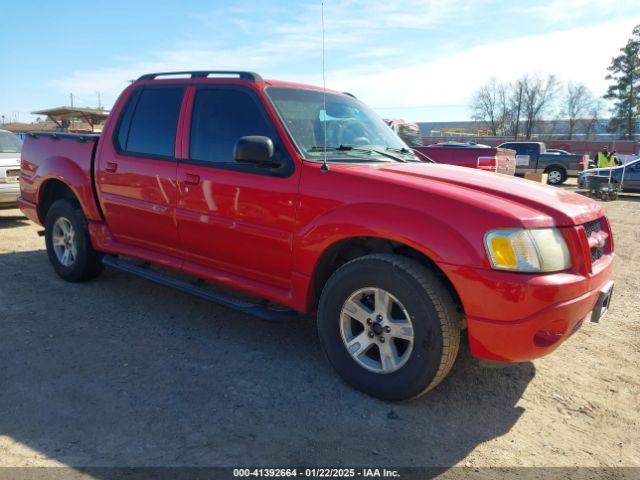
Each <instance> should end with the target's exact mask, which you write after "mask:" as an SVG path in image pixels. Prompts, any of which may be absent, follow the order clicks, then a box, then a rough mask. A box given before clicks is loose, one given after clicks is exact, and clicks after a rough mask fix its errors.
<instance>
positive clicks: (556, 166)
mask: <svg viewBox="0 0 640 480" xmlns="http://www.w3.org/2000/svg"><path fill="white" fill-rule="evenodd" d="M553 169H558V170H560V171H562V172H564V174H565V175H566V174H567V167H565V166H564V165H562V164H560V163H552V164H551V165H547V166H546V167H545V169H544V173H549V171H550V170H553Z"/></svg>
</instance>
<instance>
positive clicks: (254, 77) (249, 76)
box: [138, 70, 263, 83]
mask: <svg viewBox="0 0 640 480" xmlns="http://www.w3.org/2000/svg"><path fill="white" fill-rule="evenodd" d="M173 75H189V78H207V77H208V76H209V75H237V76H238V77H239V78H242V79H243V80H249V81H251V82H256V83H258V82H262V81H263V80H262V77H261V76H260V75H258V74H257V73H255V72H241V71H234V70H197V71H190V72H158V73H147V74H146V75H142V76H141V77H140V78H138V80H154V79H156V78H157V77H160V76H173Z"/></svg>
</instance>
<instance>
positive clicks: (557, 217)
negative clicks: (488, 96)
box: [368, 163, 604, 226]
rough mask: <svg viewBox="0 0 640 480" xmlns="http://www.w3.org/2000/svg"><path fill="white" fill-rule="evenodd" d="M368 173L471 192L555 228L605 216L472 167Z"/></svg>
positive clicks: (564, 195) (542, 188)
mask: <svg viewBox="0 0 640 480" xmlns="http://www.w3.org/2000/svg"><path fill="white" fill-rule="evenodd" d="M368 170H377V171H378V172H379V174H383V175H384V178H385V180H387V181H390V182H398V183H410V184H412V186H415V187H418V188H422V189H425V190H429V189H434V188H435V187H436V186H440V187H442V186H444V187H445V188H444V189H442V188H439V190H440V191H443V192H444V194H445V195H447V194H450V195H451V196H452V197H453V196H456V197H461V196H464V197H468V193H469V190H473V191H474V192H476V193H477V195H478V203H480V202H483V201H484V202H486V203H487V205H492V206H493V207H495V206H496V204H498V205H499V204H500V203H503V205H500V207H501V208H502V209H503V210H504V211H505V212H508V211H509V210H510V209H513V207H514V204H516V205H517V206H519V207H521V208H522V207H524V208H525V209H527V210H530V211H532V213H533V214H534V215H535V216H537V217H540V216H541V215H546V216H548V217H550V218H551V219H552V220H553V224H555V225H557V226H573V225H580V224H583V223H585V222H588V221H590V220H594V219H596V218H599V217H601V216H603V215H604V209H603V208H602V206H601V205H600V204H598V203H597V202H595V201H593V200H591V199H589V198H586V197H584V196H582V195H578V194H576V193H573V192H569V191H566V190H563V189H562V188H559V187H551V186H547V185H543V184H540V183H536V182H533V181H530V180H524V179H522V178H517V177H511V176H507V175H499V174H495V173H490V172H483V171H481V170H474V169H472V168H464V167H456V166H453V165H442V164H428V163H408V164H407V163H405V164H390V165H384V166H380V167H377V168H373V169H371V168H370V169H368ZM372 173H373V172H372ZM459 194H464V195H459ZM481 197H483V198H481ZM474 203H475V202H474Z"/></svg>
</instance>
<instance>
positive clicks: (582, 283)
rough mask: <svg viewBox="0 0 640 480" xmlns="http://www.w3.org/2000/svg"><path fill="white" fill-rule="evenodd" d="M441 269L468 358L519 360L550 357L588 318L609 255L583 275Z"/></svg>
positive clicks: (604, 281)
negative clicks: (461, 323)
mask: <svg viewBox="0 0 640 480" xmlns="http://www.w3.org/2000/svg"><path fill="white" fill-rule="evenodd" d="M443 270H444V271H445V274H447V276H448V277H449V279H450V280H451V281H452V283H453V284H454V287H455V288H456V290H457V291H458V294H459V296H460V298H461V299H462V302H463V307H464V309H465V315H466V318H467V328H468V336H469V346H470V348H471V353H472V355H473V356H475V357H477V358H479V359H482V360H490V361H495V362H523V361H527V360H532V359H534V358H538V357H541V356H544V355H547V354H548V353H551V352H552V351H553V350H555V349H556V348H558V346H559V345H560V344H561V343H562V342H563V341H564V340H566V339H567V338H569V337H570V336H571V335H572V334H573V333H574V332H575V331H576V330H578V329H579V328H580V326H581V325H582V324H583V322H584V321H585V320H587V319H588V318H589V315H590V313H591V311H592V310H593V309H594V308H595V307H596V306H597V304H598V301H599V299H600V298H601V291H602V290H603V289H605V288H606V286H607V285H609V284H610V282H611V278H612V273H613V255H606V256H604V257H602V258H601V259H600V260H599V261H598V262H597V264H594V268H593V273H590V274H589V275H587V276H583V275H581V274H578V273H573V272H572V273H564V272H563V273H556V274H547V275H535V276H534V275H522V274H517V273H508V272H498V271H495V270H485V269H473V268H466V267H453V266H444V268H443Z"/></svg>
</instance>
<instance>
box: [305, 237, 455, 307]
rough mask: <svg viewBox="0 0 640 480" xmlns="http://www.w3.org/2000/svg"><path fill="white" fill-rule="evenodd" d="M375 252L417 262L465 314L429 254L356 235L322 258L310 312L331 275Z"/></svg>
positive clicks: (315, 275)
mask: <svg viewBox="0 0 640 480" xmlns="http://www.w3.org/2000/svg"><path fill="white" fill-rule="evenodd" d="M374 253H392V254H396V255H400V256H403V257H406V258H411V259H413V260H416V261H417V262H419V263H420V264H422V265H423V266H425V267H426V268H427V269H429V270H430V271H431V272H433V273H435V274H436V276H437V277H438V279H440V281H442V283H443V285H444V286H445V287H446V289H447V291H448V292H449V293H450V294H451V297H452V298H453V300H454V302H455V304H456V307H457V308H458V309H459V310H460V312H461V313H462V314H464V308H463V304H462V301H461V298H460V295H459V294H458V292H457V290H456V288H455V286H454V285H453V283H452V282H451V280H450V279H449V278H448V277H447V275H446V274H445V273H444V272H443V271H442V269H441V268H440V267H438V265H437V263H436V262H435V261H434V260H433V259H432V258H431V257H430V256H429V255H427V254H426V253H425V252H423V251H420V250H419V249H417V248H415V247H413V246H411V245H408V244H406V243H402V242H398V241H394V240H389V239H386V238H382V237H371V236H354V237H348V238H343V239H341V240H338V241H336V242H334V243H333V244H331V245H329V247H328V248H326V249H325V250H324V251H323V252H322V253H321V254H320V256H319V258H318V261H317V262H316V265H315V268H314V270H313V272H312V275H311V282H310V286H309V295H308V300H307V303H308V310H309V311H314V310H315V309H316V308H317V306H318V302H319V299H320V295H321V293H322V290H323V288H324V286H325V285H326V283H327V281H328V280H329V278H330V277H331V275H332V274H333V273H334V272H335V271H336V270H338V269H339V268H340V267H341V266H342V265H344V264H345V263H347V262H349V261H351V260H354V259H356V258H358V257H362V256H365V255H371V254H374Z"/></svg>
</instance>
